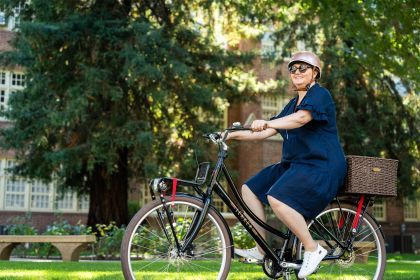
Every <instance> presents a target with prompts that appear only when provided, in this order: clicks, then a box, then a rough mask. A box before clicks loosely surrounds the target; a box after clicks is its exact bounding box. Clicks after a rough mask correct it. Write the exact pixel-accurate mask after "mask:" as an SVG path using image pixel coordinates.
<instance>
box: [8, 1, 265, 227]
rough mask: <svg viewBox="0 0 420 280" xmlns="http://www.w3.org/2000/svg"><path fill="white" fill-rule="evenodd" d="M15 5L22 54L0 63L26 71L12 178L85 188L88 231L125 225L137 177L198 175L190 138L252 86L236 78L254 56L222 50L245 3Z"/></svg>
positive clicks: (248, 23) (14, 111)
mask: <svg viewBox="0 0 420 280" xmlns="http://www.w3.org/2000/svg"><path fill="white" fill-rule="evenodd" d="M18 4H20V5H21V6H22V15H21V26H20V29H19V30H18V32H17V37H16V40H15V42H14V45H15V48H16V51H13V52H9V53H4V54H2V55H1V57H2V58H1V61H2V63H3V64H5V63H6V64H7V63H9V64H11V65H13V64H19V65H21V66H24V67H25V69H26V74H27V78H28V79H27V88H26V89H25V90H24V91H23V92H20V93H19V94H16V95H13V96H11V98H10V110H8V111H6V112H4V116H5V117H7V118H8V119H10V120H11V121H13V123H14V125H13V126H12V127H10V128H8V129H4V130H3V131H2V134H1V136H2V137H1V140H2V141H1V143H0V145H1V147H2V148H4V149H13V150H16V151H17V159H18V160H19V163H20V164H19V165H18V166H17V167H16V168H15V170H14V172H15V174H18V175H22V176H27V177H31V178H41V179H43V180H51V179H53V178H54V179H57V180H58V182H59V183H60V185H61V186H62V187H63V188H73V189H75V190H77V191H78V192H79V193H88V194H90V199H91V201H90V210H89V220H88V224H89V225H91V226H94V225H95V224H97V223H109V222H110V221H116V222H117V223H118V224H127V222H128V220H127V216H128V214H127V212H128V209H127V190H128V178H129V177H131V176H132V174H136V176H138V177H140V178H143V179H146V178H150V177H153V176H155V175H156V174H160V175H162V174H171V175H172V176H174V175H176V173H184V175H185V173H187V172H191V170H193V168H191V165H194V164H195V161H194V160H190V159H189V158H192V156H191V155H192V143H193V141H191V140H192V138H193V137H194V136H195V135H202V132H203V131H208V130H214V129H216V127H218V126H219V125H220V124H221V122H220V120H221V119H222V118H221V116H222V111H223V109H224V107H225V106H226V102H227V101H229V102H232V101H233V100H245V99H247V98H248V97H249V95H250V93H251V91H250V90H248V89H249V88H251V87H252V83H249V82H248V81H247V80H246V79H245V80H243V79H237V77H239V76H241V74H243V73H244V67H245V65H246V64H247V63H249V62H250V57H248V56H247V55H240V54H238V53H236V52H235V51H233V50H226V49H224V48H223V45H222V43H223V42H222V41H223V40H222V41H220V40H218V38H219V37H220V36H219V37H218V36H217V28H216V27H217V25H218V24H223V23H225V24H226V22H227V20H228V19H230V20H232V24H230V22H229V24H230V28H231V30H232V32H233V30H236V28H235V27H236V26H241V27H243V28H245V29H243V30H246V28H251V27H252V26H253V25H254V22H253V20H252V17H250V18H249V20H247V19H246V18H245V17H243V12H244V11H246V10H245V9H244V7H243V6H242V5H237V4H235V3H230V2H215V1H192V0H191V1H181V2H180V1H175V2H167V1H157V2H156V1H152V2H150V1H130V0H125V1H117V0H105V1H47V2H45V1H43V0H33V1H23V0H21V1H19V0H1V1H0V8H1V9H2V10H5V11H6V12H7V13H11V12H12V10H13V7H15V6H17V5H18ZM251 6H252V4H251ZM251 6H249V5H248V7H251ZM257 6H259V5H257ZM256 9H257V10H260V9H261V7H258V8H256ZM254 10H255V9H251V11H254ZM217 15H224V16H219V17H217ZM218 18H221V20H220V21H218V20H217V19H218ZM234 19H235V20H234ZM233 23H235V24H233ZM237 30H240V28H238V29H237ZM239 84H243V85H244V86H241V87H240V90H239V89H238V88H239ZM185 159H186V160H185ZM191 173H192V172H191ZM191 175H192V176H193V174H191Z"/></svg>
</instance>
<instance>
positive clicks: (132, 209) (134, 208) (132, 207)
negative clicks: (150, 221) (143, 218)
mask: <svg viewBox="0 0 420 280" xmlns="http://www.w3.org/2000/svg"><path fill="white" fill-rule="evenodd" d="M139 210H140V204H139V203H138V202H137V201H128V220H131V219H132V218H133V217H134V215H136V213H137V212H138V211H139Z"/></svg>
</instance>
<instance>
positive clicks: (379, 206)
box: [372, 200, 386, 221]
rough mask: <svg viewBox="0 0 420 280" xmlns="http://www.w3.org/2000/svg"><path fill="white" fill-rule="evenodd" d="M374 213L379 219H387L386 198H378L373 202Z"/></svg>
mask: <svg viewBox="0 0 420 280" xmlns="http://www.w3.org/2000/svg"><path fill="white" fill-rule="evenodd" d="M372 209H373V210H372V214H373V216H374V217H375V218H376V219H377V220H378V221H386V203H385V200H377V201H375V203H374V204H373V207H372Z"/></svg>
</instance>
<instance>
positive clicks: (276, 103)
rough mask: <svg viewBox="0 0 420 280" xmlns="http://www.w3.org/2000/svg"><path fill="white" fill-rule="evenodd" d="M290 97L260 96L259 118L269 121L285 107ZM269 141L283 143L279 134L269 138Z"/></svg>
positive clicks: (281, 95) (282, 95)
mask: <svg viewBox="0 0 420 280" xmlns="http://www.w3.org/2000/svg"><path fill="white" fill-rule="evenodd" d="M290 99H291V97H290V96H288V95H284V94H280V95H262V96H261V99H260V102H261V117H262V119H264V120H269V119H270V118H271V117H273V116H275V115H277V114H278V113H279V112H281V110H283V108H284V107H285V106H286V105H287V103H288V102H289V100H290ZM269 139H270V140H277V141H283V138H282V137H281V135H280V133H277V134H276V135H275V136H273V137H270V138H269Z"/></svg>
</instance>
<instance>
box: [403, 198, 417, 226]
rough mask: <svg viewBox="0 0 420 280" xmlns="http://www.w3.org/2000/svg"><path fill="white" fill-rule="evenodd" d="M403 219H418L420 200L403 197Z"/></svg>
mask: <svg viewBox="0 0 420 280" xmlns="http://www.w3.org/2000/svg"><path fill="white" fill-rule="evenodd" d="M404 220H405V221H408V222H409V221H419V220H420V202H419V201H418V200H409V199H404Z"/></svg>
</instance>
